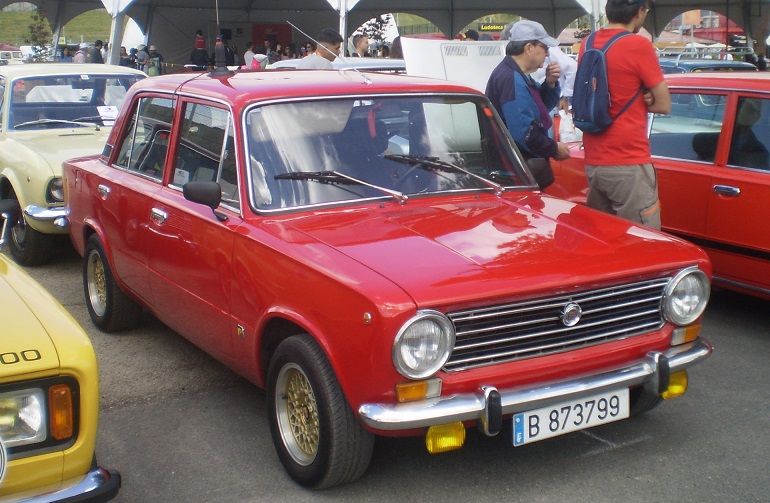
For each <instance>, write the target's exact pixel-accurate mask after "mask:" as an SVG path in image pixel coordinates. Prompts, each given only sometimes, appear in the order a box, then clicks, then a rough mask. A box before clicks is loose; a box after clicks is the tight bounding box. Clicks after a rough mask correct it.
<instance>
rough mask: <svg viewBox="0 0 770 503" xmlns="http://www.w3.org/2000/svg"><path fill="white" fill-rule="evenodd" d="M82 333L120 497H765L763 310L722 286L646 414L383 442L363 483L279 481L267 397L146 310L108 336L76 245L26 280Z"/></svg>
mask: <svg viewBox="0 0 770 503" xmlns="http://www.w3.org/2000/svg"><path fill="white" fill-rule="evenodd" d="M27 271H28V272H29V273H30V274H31V275H32V276H33V277H35V278H36V279H37V280H38V281H39V282H41V283H42V284H43V285H44V286H46V287H47V288H48V289H49V290H50V291H51V292H52V293H53V294H54V295H55V296H56V297H57V298H58V299H59V301H60V302H61V303H62V304H63V305H64V306H65V307H66V308H67V309H68V310H69V311H70V312H71V313H72V315H73V316H74V317H75V319H77V320H78V321H79V322H80V323H81V325H82V326H83V327H84V328H85V329H86V331H87V333H88V334H89V336H90V337H91V339H92V341H93V344H94V347H95V349H96V352H97V356H98V359H99V365H100V379H101V416H100V423H99V435H98V443H97V459H98V461H99V464H100V465H102V466H105V467H108V468H114V469H117V470H119V471H120V472H121V474H122V476H123V486H122V489H121V491H120V493H119V494H118V497H117V498H116V499H115V500H114V501H117V502H122V503H128V502H184V503H196V502H207V503H208V502H263V501H264V502H267V501H269V502H304V501H314V502H316V501H335V502H336V501H342V502H348V501H349V502H365V501H398V502H434V501H435V502H441V503H445V502H455V501H457V502H471V501H473V502H475V501H479V502H485V501H495V502H500V501H505V502H591V503H600V502H645V503H647V502H698V503H702V502H715V503H716V502H719V503H722V502H753V501H756V502H769V501H770V454H768V453H770V333H768V332H770V330H768V328H770V302H767V301H763V300H759V299H755V298H752V297H748V296H744V295H739V294H735V293H732V292H727V291H717V292H715V293H714V294H713V295H712V301H711V304H710V305H709V308H708V310H707V312H706V318H705V322H704V329H703V336H704V337H706V338H707V339H708V340H709V341H711V343H712V344H713V345H714V347H715V350H714V353H713V355H712V356H711V358H709V359H708V360H706V361H705V362H704V363H702V364H701V365H699V366H696V367H694V368H692V369H691V370H690V388H689V390H688V392H687V393H686V394H685V395H684V396H682V397H680V398H677V399H674V400H671V401H667V402H664V403H663V404H661V405H660V406H659V407H658V408H656V409H655V410H653V411H651V412H650V413H648V414H645V415H643V416H640V417H637V418H632V419H630V420H626V421H621V422H617V423H612V424H608V425H605V426H601V427H597V428H593V429H590V430H585V431H581V432H575V433H571V434H568V435H565V436H561V437H557V438H554V439H550V440H545V441H542V442H538V443H534V444H530V445H527V446H523V447H516V448H514V447H512V446H511V445H510V443H509V440H507V439H506V438H505V436H504V435H502V434H501V435H500V436H498V437H495V438H487V437H484V436H483V435H480V434H478V433H477V432H476V431H475V430H469V434H468V438H467V441H466V444H465V446H464V447H463V448H462V449H460V450H458V451H453V452H450V453H445V454H440V455H430V454H428V453H427V451H426V450H425V447H424V441H423V439H422V438H395V439H393V438H378V439H377V442H376V444H375V451H374V455H373V458H372V462H371V465H370V467H369V470H368V471H367V472H366V474H365V475H364V476H363V477H362V478H361V479H360V480H358V481H356V482H354V483H351V484H348V485H346V486H342V487H338V488H333V489H330V490H326V491H320V492H314V491H308V490H305V489H303V488H301V487H300V486H298V485H296V484H295V483H294V482H293V481H292V480H291V479H290V478H289V477H288V476H287V475H286V474H285V473H284V471H283V468H282V467H281V464H280V462H279V461H278V457H277V456H276V454H275V451H274V449H273V445H272V441H271V439H270V434H269V428H268V424H267V417H266V405H265V401H266V400H265V393H264V392H263V391H262V390H259V389H257V388H256V387H255V386H253V385H251V384H250V383H248V382H247V381H245V380H243V379H242V378H240V377H239V376H237V375H235V374H234V373H232V372H231V371H229V370H228V369H227V368H225V367H224V366H222V365H221V364H219V363H218V362H216V361H215V360H214V359H213V358H211V357H209V356H208V355H206V354H205V353H203V352H202V351H200V350H199V349H197V348H196V347H195V346H193V345H192V344H190V343H188V342H187V341H186V340H185V339H183V338H182V337H181V336H179V335H178V334H176V333H175V332H173V331H171V330H170V329H168V328H166V327H165V326H164V325H162V324H161V323H160V322H158V321H157V320H155V319H154V318H153V317H152V316H150V315H145V317H144V318H145V319H144V320H143V323H142V324H141V327H140V328H137V329H135V330H131V331H127V332H124V333H120V334H117V335H116V334H104V333H101V332H100V331H98V330H97V329H96V328H95V327H94V326H93V325H92V323H91V321H90V319H89V317H88V312H87V310H86V307H85V302H84V298H83V287H82V280H81V260H80V257H79V256H77V254H76V253H75V252H74V251H72V250H71V249H69V248H67V250H66V251H65V252H64V253H63V254H62V256H61V257H59V258H57V259H56V260H55V261H54V262H53V263H51V264H50V265H47V266H44V267H38V268H33V269H27Z"/></svg>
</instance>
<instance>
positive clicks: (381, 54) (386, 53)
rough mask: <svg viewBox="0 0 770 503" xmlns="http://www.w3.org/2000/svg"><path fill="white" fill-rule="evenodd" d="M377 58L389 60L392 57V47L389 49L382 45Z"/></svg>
mask: <svg viewBox="0 0 770 503" xmlns="http://www.w3.org/2000/svg"><path fill="white" fill-rule="evenodd" d="M377 56H379V57H381V58H389V57H390V47H388V46H387V45H385V44H382V45H381V46H380V48H379V49H377Z"/></svg>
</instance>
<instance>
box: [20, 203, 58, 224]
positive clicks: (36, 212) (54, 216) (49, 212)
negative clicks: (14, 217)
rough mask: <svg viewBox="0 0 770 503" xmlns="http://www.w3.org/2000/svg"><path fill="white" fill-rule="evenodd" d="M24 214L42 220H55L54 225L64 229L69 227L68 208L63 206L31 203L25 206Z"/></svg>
mask: <svg viewBox="0 0 770 503" xmlns="http://www.w3.org/2000/svg"><path fill="white" fill-rule="evenodd" d="M24 215H25V216H26V217H27V218H31V219H32V220H38V221H41V222H53V225H54V227H56V228H57V229H61V230H63V231H66V230H67V229H69V220H67V209H66V208H65V207H63V206H59V207H56V208H47V207H43V206H35V205H34V204H30V205H28V206H27V207H26V208H24Z"/></svg>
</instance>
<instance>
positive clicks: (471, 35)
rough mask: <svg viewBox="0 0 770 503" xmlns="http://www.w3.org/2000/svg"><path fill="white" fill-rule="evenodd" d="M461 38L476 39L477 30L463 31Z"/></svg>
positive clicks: (477, 35) (477, 36) (477, 37)
mask: <svg viewBox="0 0 770 503" xmlns="http://www.w3.org/2000/svg"><path fill="white" fill-rule="evenodd" d="M462 39H463V40H472V41H477V40H478V39H479V32H477V31H476V30H468V31H466V32H465V33H463V36H462Z"/></svg>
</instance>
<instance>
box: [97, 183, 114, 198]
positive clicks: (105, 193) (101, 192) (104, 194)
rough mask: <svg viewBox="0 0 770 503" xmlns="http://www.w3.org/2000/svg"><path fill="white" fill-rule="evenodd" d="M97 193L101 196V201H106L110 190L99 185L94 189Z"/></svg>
mask: <svg viewBox="0 0 770 503" xmlns="http://www.w3.org/2000/svg"><path fill="white" fill-rule="evenodd" d="M96 190H97V191H99V195H100V196H102V199H107V196H109V195H110V191H111V190H112V189H110V188H109V187H107V186H106V185H102V184H99V186H98V187H97V188H96Z"/></svg>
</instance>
